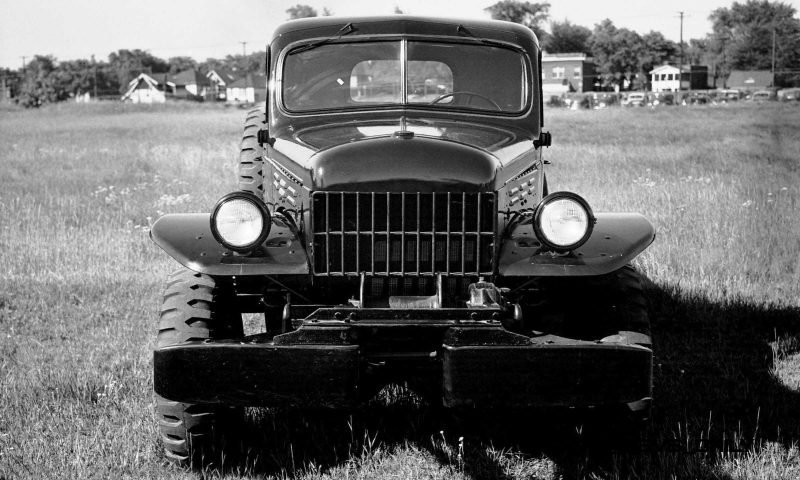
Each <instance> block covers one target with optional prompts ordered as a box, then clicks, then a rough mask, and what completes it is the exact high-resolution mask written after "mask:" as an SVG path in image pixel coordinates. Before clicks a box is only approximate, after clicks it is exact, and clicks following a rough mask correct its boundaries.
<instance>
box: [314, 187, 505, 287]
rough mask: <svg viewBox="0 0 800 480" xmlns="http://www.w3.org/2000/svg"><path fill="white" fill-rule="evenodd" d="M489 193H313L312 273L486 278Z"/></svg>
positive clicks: (491, 221) (490, 252) (492, 216)
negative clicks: (439, 274)
mask: <svg viewBox="0 0 800 480" xmlns="http://www.w3.org/2000/svg"><path fill="white" fill-rule="evenodd" d="M496 220H497V216H496V207H495V195H494V194H493V193H466V192H457V193H455V192H449V193H421V192H404V193H385V192H369V193H363V192H315V193H314V194H313V195H312V210H311V223H312V228H313V234H312V238H313V240H312V243H313V259H314V261H313V263H314V273H315V274H316V275H359V274H360V273H361V272H365V273H367V274H371V275H434V274H436V273H444V274H448V275H489V274H491V273H492V259H493V257H494V232H495V224H496Z"/></svg>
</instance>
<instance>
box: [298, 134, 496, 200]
mask: <svg viewBox="0 0 800 480" xmlns="http://www.w3.org/2000/svg"><path fill="white" fill-rule="evenodd" d="M309 167H310V170H311V180H312V182H313V185H314V189H315V190H336V191H366V192H369V191H421V192H424V191H432V192H433V191H465V192H468V191H485V190H487V189H490V188H491V187H490V186H491V185H492V183H493V181H494V178H495V176H496V174H497V170H498V169H499V168H500V164H499V162H498V161H497V159H496V158H495V157H494V156H493V155H491V154H489V153H487V152H485V151H482V150H480V149H477V148H474V147H470V146H468V145H464V144H461V143H456V142H453V141H449V140H441V139H437V138H429V137H422V136H419V137H418V136H416V135H413V136H412V135H411V134H408V133H405V134H402V135H392V136H384V137H373V138H368V139H364V140H359V141H356V142H351V143H345V144H342V145H337V146H335V147H331V148H328V149H326V150H322V151H320V152H318V153H317V154H315V155H313V156H312V157H311V158H310V162H309Z"/></svg>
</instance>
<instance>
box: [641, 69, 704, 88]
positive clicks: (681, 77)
mask: <svg viewBox="0 0 800 480" xmlns="http://www.w3.org/2000/svg"><path fill="white" fill-rule="evenodd" d="M649 73H650V86H651V90H652V91H653V92H656V93H658V92H677V91H680V90H706V89H708V67H707V66H705V65H687V66H685V67H683V69H682V70H681V69H679V68H678V67H676V66H674V65H661V66H660V67H656V68H654V69H652V70H650V72H649Z"/></svg>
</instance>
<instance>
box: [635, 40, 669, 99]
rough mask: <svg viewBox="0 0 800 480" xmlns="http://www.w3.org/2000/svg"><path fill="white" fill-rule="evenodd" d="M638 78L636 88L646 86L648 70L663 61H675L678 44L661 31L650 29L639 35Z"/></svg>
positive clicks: (648, 75) (661, 63)
mask: <svg viewBox="0 0 800 480" xmlns="http://www.w3.org/2000/svg"><path fill="white" fill-rule="evenodd" d="M639 50H640V52H641V53H640V54H639V69H638V73H639V74H640V75H639V76H637V79H639V82H638V85H636V87H637V88H640V89H644V88H647V87H648V85H649V83H650V81H649V80H650V71H651V70H653V68H655V67H657V66H659V65H663V64H665V63H675V60H676V59H677V56H678V51H679V48H678V44H676V43H675V42H673V41H672V40H668V39H667V38H665V37H664V35H663V34H662V33H661V32H655V31H651V32H650V33H646V34H644V35H642V36H641V45H640V47H639Z"/></svg>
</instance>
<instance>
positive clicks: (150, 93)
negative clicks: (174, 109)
mask: <svg viewBox="0 0 800 480" xmlns="http://www.w3.org/2000/svg"><path fill="white" fill-rule="evenodd" d="M158 77H159V78H160V79H161V81H160V82H159V81H158V80H156V79H155V78H153V77H152V76H150V75H148V74H146V73H140V74H139V76H138V77H136V78H134V79H133V80H131V81H130V82H129V83H128V90H127V91H126V92H125V94H124V95H123V96H122V98H121V100H122V101H123V102H125V101H128V102H133V103H164V102H166V101H167V98H166V95H165V91H166V90H167V89H172V90H173V91H174V89H175V84H174V83H172V82H170V81H168V80H167V78H166V75H158Z"/></svg>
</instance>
